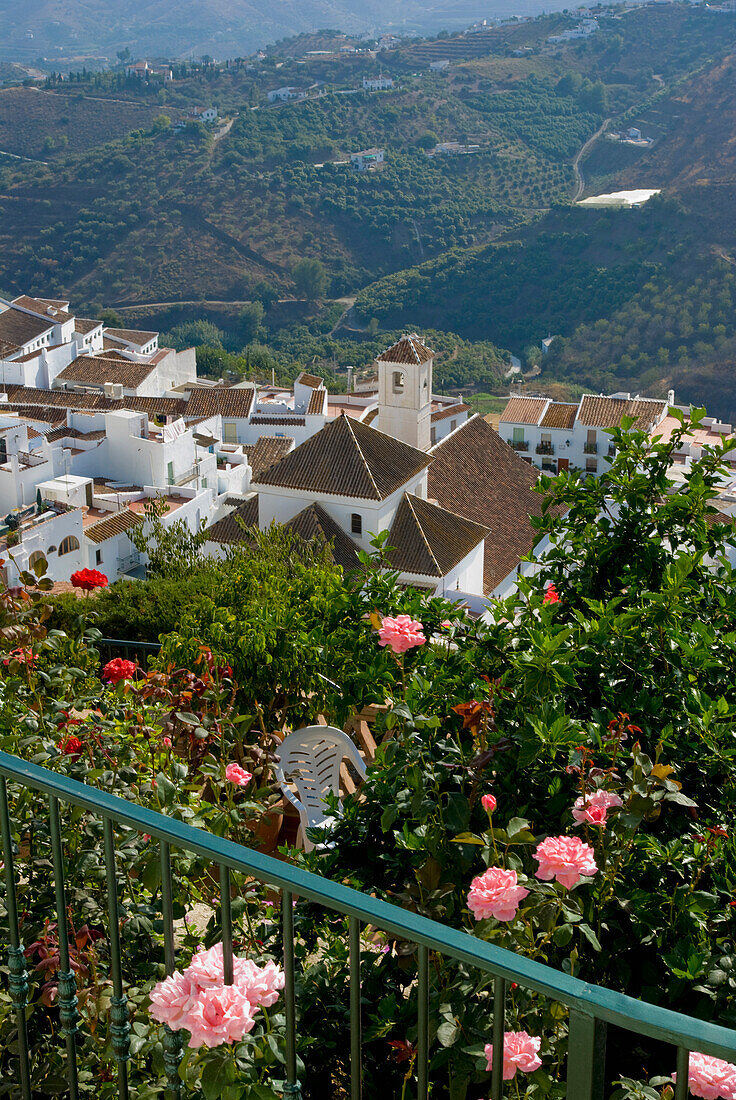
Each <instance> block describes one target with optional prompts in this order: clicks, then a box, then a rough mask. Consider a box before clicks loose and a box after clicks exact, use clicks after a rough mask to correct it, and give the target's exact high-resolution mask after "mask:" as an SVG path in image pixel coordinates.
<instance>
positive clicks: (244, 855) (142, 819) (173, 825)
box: [0, 643, 736, 1059]
mask: <svg viewBox="0 0 736 1100" xmlns="http://www.w3.org/2000/svg"><path fill="white" fill-rule="evenodd" d="M149 644H151V643H149ZM0 775H3V776H5V777H6V778H7V779H10V780H14V781H16V782H20V783H22V784H24V785H25V786H28V787H32V788H34V789H35V790H39V791H42V792H44V793H46V794H49V795H53V796H54V797H56V798H58V799H59V800H60V801H62V802H67V803H68V802H71V803H73V804H74V805H76V806H80V807H82V808H83V809H86V810H88V811H90V812H92V813H96V814H99V815H100V816H102V817H105V818H109V819H111V820H112V821H115V822H117V823H118V824H121V825H127V826H129V827H130V828H133V829H136V830H139V831H141V832H145V833H148V834H149V835H150V836H155V837H157V838H158V839H159V840H162V841H165V842H166V843H168V844H170V845H173V846H174V847H177V848H183V849H185V850H187V851H191V852H196V853H197V854H198V855H201V856H204V857H206V858H209V859H211V860H212V861H213V862H216V863H220V864H224V865H225V866H226V867H229V868H230V869H231V870H234V871H240V872H243V873H245V874H249V875H254V876H255V877H257V878H259V879H260V880H262V881H264V882H267V883H269V884H271V885H273V886H277V887H279V888H280V889H284V890H287V891H288V892H289V893H290V894H292V895H299V896H300V897H306V898H309V899H310V900H312V901H314V902H317V903H318V904H320V905H323V906H325V907H326V908H328V909H333V910H336V911H338V912H340V913H344V914H345V915H347V916H352V917H355V918H357V919H358V920H361V921H363V922H366V923H369V924H372V925H376V926H378V927H379V928H382V929H383V930H385V931H390V932H393V933H395V934H397V935H399V936H402V937H403V938H406V939H407V940H411V941H413V942H414V943H418V944H421V945H424V946H425V947H428V948H430V949H431V950H434V951H441V952H442V953H443V954H445V955H449V956H451V957H452V958H455V959H459V960H460V961H462V962H465V963H468V964H469V965H471V966H475V967H477V968H478V969H479V970H482V971H485V972H487V973H489V974H493V975H495V976H496V977H501V978H504V979H506V980H507V981H514V982H517V983H519V984H521V985H524V986H525V987H527V988H529V989H533V990H535V991H536V992H537V993H542V994H544V995H545V996H547V997H550V998H551V999H552V1000H555V1001H559V1002H561V1003H562V1004H565V1005H567V1006H568V1007H569V1008H572V1009H577V1010H578V1011H580V1012H583V1013H585V1014H586V1015H588V1016H593V1017H596V1018H597V1019H599V1020H604V1021H606V1022H607V1023H611V1024H616V1025H618V1026H619V1027H623V1028H625V1029H626V1030H628V1031H635V1032H637V1033H638V1034H640V1035H646V1036H648V1037H649V1038H652V1039H659V1040H661V1041H663V1042H666V1043H670V1044H672V1045H675V1046H679V1047H681V1048H684V1049H687V1050H690V1051H700V1052H702V1053H704V1054H712V1055H714V1056H716V1057H719V1058H727V1059H729V1058H730V1059H733V1056H734V1055H735V1054H736V1031H734V1030H731V1029H730V1028H726V1027H721V1026H720V1025H719V1024H712V1023H709V1022H708V1021H705V1020H698V1019H696V1018H695V1017H693V1016H685V1015H683V1014H681V1013H678V1012H674V1011H672V1010H671V1009H668V1008H661V1007H660V1006H659V1005H653V1004H649V1003H648V1002H646V1001H640V1000H637V999H636V998H634V997H629V996H627V995H626V994H624V993H617V992H615V991H614V990H611V989H606V988H605V987H602V986H596V985H591V984H589V983H588V982H584V981H582V980H581V979H580V978H573V977H570V975H569V974H563V973H562V971H558V970H555V969H554V968H552V967H549V966H545V965H544V964H543V963H540V962H537V961H535V960H534V959H528V958H526V957H525V956H523V955H517V954H516V953H515V952H513V951H509V950H507V949H506V948H502V947H495V946H494V945H493V944H489V943H486V942H485V941H483V940H479V939H476V938H475V937H474V936H471V935H470V934H469V933H467V932H463V931H460V930H459V929H456V928H451V927H449V926H448V925H444V924H440V923H439V922H437V921H433V920H430V919H429V918H428V917H423V916H421V915H419V914H417V913H412V912H410V911H409V910H406V909H401V908H399V906H396V905H393V904H391V903H390V902H386V901H383V900H381V899H380V898H374V897H371V896H370V895H368V894H363V893H361V892H360V891H358V890H354V889H352V888H351V887H348V886H343V885H342V884H341V883H337V882H332V881H331V880H330V879H326V878H323V877H322V876H320V875H316V874H314V873H313V872H311V871H305V870H303V869H302V868H299V867H294V866H292V865H290V864H286V863H283V862H282V861H281V860H277V859H274V858H273V857H272V856H267V855H263V854H262V853H261V852H257V851H254V850H252V849H250V848H245V847H243V846H242V845H240V844H235V843H234V842H233V841H231V840H225V839H224V838H222V837H217V836H214V835H213V834H210V833H208V832H206V831H205V830H203V829H195V828H194V827H193V826H191V825H187V824H185V823H184V822H182V821H177V820H176V818H173V817H167V816H165V815H164V814H160V813H158V812H156V811H154V810H149V809H148V808H147V807H145V806H139V805H138V804H137V803H135V802H128V801H126V800H125V799H123V798H119V797H118V796H117V795H113V794H110V793H109V792H107V791H103V790H100V789H99V788H96V787H91V786H89V785H88V784H86V783H80V782H79V781H78V780H76V779H70V778H69V777H68V776H65V775H60V774H59V773H58V772H53V771H50V770H49V769H48V768H43V767H41V766H40V765H38V764H32V763H30V762H29V761H27V760H21V759H20V758H18V757H16V756H12V755H10V754H9V753H6V752H1V751H0Z"/></svg>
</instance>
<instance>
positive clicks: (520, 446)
mask: <svg viewBox="0 0 736 1100" xmlns="http://www.w3.org/2000/svg"><path fill="white" fill-rule="evenodd" d="M511 446H512V447H513V448H514V450H515V451H528V450H529V443H528V441H527V440H526V439H515V440H514V441H513V443H512V444H511Z"/></svg>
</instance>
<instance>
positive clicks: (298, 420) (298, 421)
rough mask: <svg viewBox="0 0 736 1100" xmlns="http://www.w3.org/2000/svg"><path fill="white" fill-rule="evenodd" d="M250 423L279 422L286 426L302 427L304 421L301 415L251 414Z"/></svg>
mask: <svg viewBox="0 0 736 1100" xmlns="http://www.w3.org/2000/svg"><path fill="white" fill-rule="evenodd" d="M250 422H251V424H280V425H282V426H287V427H295V428H303V427H304V425H305V424H306V421H305V419H304V417H303V416H253V417H251V421H250Z"/></svg>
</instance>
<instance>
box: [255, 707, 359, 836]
mask: <svg viewBox="0 0 736 1100" xmlns="http://www.w3.org/2000/svg"><path fill="white" fill-rule="evenodd" d="M276 755H277V756H278V764H277V766H276V775H277V778H278V781H279V783H280V784H281V785H282V787H283V786H284V785H285V783H288V782H291V783H293V784H294V786H295V787H296V789H297V791H298V793H299V798H300V800H301V802H302V804H303V806H304V809H305V811H306V813H307V816H308V817H309V818H310V819H315V820H320V819H321V818H323V817H324V813H325V810H326V809H327V802H326V799H327V795H328V794H339V792H340V765H341V764H342V762H343V760H344V759H345V758H346V757H347V759H348V760H350V762H351V764H352V765H353V766H354V767H355V768H356V770H357V771H358V773H359V774H360V775H361V776H364V775H365V772H366V767H365V763H364V762H363V759H362V757H361V756H360V753H359V752H358V750H357V748H356V747H355V745H354V744H353V742H352V741H351V740H350V738H349V737H348V735H347V734H346V733H343V731H342V730H338V729H335V728H334V726H306V727H305V728H304V729H300V730H295V731H294V732H293V733H290V734H289V735H288V737H285V738H284V740H283V741H282V742H281V744H280V745H279V747H278V749H277V750H276Z"/></svg>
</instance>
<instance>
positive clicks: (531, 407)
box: [499, 397, 549, 424]
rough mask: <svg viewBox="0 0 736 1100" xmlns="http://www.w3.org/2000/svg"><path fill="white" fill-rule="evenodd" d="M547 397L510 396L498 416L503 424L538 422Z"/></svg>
mask: <svg viewBox="0 0 736 1100" xmlns="http://www.w3.org/2000/svg"><path fill="white" fill-rule="evenodd" d="M548 400H549V399H548V398H547V397H512V398H510V399H509V403H508V404H507V406H506V408H505V409H504V410H503V412H502V413H501V415H500V417H499V423H501V424H503V423H506V424H538V423H539V418H540V416H541V415H542V413H543V412H544V409H545V406H546V405H547V401H548Z"/></svg>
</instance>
